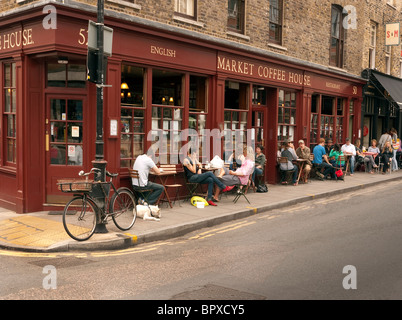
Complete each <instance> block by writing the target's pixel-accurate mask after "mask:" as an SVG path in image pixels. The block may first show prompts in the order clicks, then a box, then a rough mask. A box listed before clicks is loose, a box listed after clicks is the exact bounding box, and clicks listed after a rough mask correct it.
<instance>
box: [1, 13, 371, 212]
mask: <svg viewBox="0 0 402 320" xmlns="http://www.w3.org/2000/svg"><path fill="white" fill-rule="evenodd" d="M56 8H57V29H44V28H43V25H42V19H43V18H44V15H43V14H42V8H35V9H32V10H30V11H26V12H23V13H19V14H18V15H17V14H16V15H15V16H12V17H10V18H9V19H7V20H6V21H3V22H2V23H1V24H0V37H1V38H0V39H1V43H0V65H1V79H0V83H1V85H2V90H1V96H0V98H1V101H2V109H1V116H2V122H1V153H0V161H1V162H0V206H2V207H6V208H10V209H13V210H16V211H17V212H21V213H22V212H32V211H41V210H50V209H51V208H56V207H57V206H61V205H63V204H64V203H65V202H66V200H67V198H66V195H64V194H62V193H61V192H60V191H59V190H58V189H57V185H56V183H57V180H58V179H62V178H72V177H76V176H77V173H78V172H79V171H80V170H89V169H90V168H91V161H92V160H94V158H95V134H96V118H95V117H96V116H95V115H96V87H95V86H94V85H93V84H92V83H89V82H86V81H85V80H86V41H87V25H88V20H87V19H88V14H87V13H85V12H80V11H76V10H74V9H70V8H68V7H66V6H56ZM91 19H92V20H95V19H96V17H95V16H92V18H91ZM105 21H106V24H107V25H108V26H110V27H112V28H113V30H114V37H113V55H112V57H110V58H109V59H108V66H107V80H106V84H108V85H111V87H108V88H105V99H104V123H103V125H104V143H105V147H104V157H105V160H106V161H107V162H108V166H107V168H108V170H109V171H110V172H118V173H119V174H120V175H119V180H118V182H117V183H118V184H121V185H129V184H130V179H129V177H128V170H127V168H128V167H129V166H131V165H132V163H133V161H134V159H135V157H136V156H137V155H139V154H142V153H144V152H146V151H147V150H148V149H149V148H150V147H151V146H152V145H153V142H152V141H153V140H155V136H156V135H158V134H162V135H164V137H166V138H167V141H169V142H170V145H169V146H167V148H165V149H163V150H162V149H160V150H159V156H160V157H161V156H163V159H164V160H165V161H168V162H175V161H178V160H180V158H179V155H178V153H179V150H180V147H181V146H182V145H183V144H184V143H185V142H184V141H180V139H179V138H177V137H178V136H179V134H180V133H181V132H182V131H183V130H185V129H187V128H190V129H194V130H195V131H196V132H197V134H198V135H200V136H202V135H203V134H204V132H205V129H210V130H212V129H219V130H220V131H225V130H229V129H230V130H238V131H243V132H246V131H247V130H249V129H252V130H251V131H252V132H253V133H252V136H253V139H254V141H255V142H256V143H257V144H262V145H264V147H265V151H264V153H265V155H266V157H267V160H268V161H267V166H266V170H265V178H266V180H267V181H268V182H269V183H275V182H276V179H277V177H276V175H277V173H276V171H277V170H276V152H277V148H278V143H279V142H281V141H282V140H284V139H291V140H293V141H295V142H297V141H298V140H299V139H304V140H305V141H306V142H307V144H313V145H314V144H315V143H316V142H317V140H318V138H319V137H325V138H332V139H333V140H334V141H338V142H340V143H343V142H344V140H345V138H346V136H350V137H351V138H352V139H355V138H358V137H359V135H360V132H359V128H360V127H361V125H360V122H361V119H360V114H361V101H362V86H363V85H364V82H363V81H361V80H360V79H358V78H356V77H350V76H346V75H341V74H339V73H335V72H332V73H329V72H328V71H327V70H322V69H319V68H313V67H311V66H308V65H307V64H303V63H302V62H298V63H294V62H292V61H291V60H290V59H288V58H287V59H281V57H280V56H273V55H270V54H264V53H261V52H257V51H255V52H253V53H250V51H249V50H245V49H244V50H242V49H241V48H240V49H239V47H238V46H237V47H236V49H235V47H232V46H231V45H230V43H224V44H223V45H222V43H220V44H219V43H218V42H217V41H216V42H215V41H213V39H212V40H211V39H206V40H205V39H204V40H202V39H195V38H194V37H189V36H185V35H183V34H180V31H177V32H176V30H173V29H169V30H168V31H167V30H162V29H160V28H158V26H157V25H148V24H147V25H145V24H144V25H141V24H139V23H134V22H132V23H129V22H127V21H122V20H118V19H112V18H108V17H106V19H105ZM173 144H174V145H175V146H174V147H173ZM212 156H213V155H212ZM220 156H222V154H220ZM201 160H202V161H207V160H210V159H207V158H202V159H201Z"/></svg>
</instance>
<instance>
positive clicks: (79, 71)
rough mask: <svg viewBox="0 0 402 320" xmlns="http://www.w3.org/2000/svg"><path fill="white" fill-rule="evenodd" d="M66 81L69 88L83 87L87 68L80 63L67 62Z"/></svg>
mask: <svg viewBox="0 0 402 320" xmlns="http://www.w3.org/2000/svg"><path fill="white" fill-rule="evenodd" d="M67 69H68V75H67V77H68V83H67V86H68V87H70V88H85V84H86V77H87V68H86V66H85V65H82V64H68V67H67Z"/></svg>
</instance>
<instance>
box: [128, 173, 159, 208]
mask: <svg viewBox="0 0 402 320" xmlns="http://www.w3.org/2000/svg"><path fill="white" fill-rule="evenodd" d="M128 170H129V172H130V177H131V178H133V179H137V180H138V183H139V184H140V177H139V174H138V170H134V169H130V168H129V169H128ZM133 191H134V198H135V202H136V204H138V201H139V200H140V198H142V199H143V200H144V202H146V203H149V201H148V196H149V195H150V194H151V193H152V192H153V190H152V189H148V188H147V187H146V186H141V185H140V186H134V185H133Z"/></svg>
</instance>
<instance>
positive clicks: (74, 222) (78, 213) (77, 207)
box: [63, 196, 96, 241]
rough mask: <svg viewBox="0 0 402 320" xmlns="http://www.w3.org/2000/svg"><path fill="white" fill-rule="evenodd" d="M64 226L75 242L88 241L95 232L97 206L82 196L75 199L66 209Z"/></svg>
mask: <svg viewBox="0 0 402 320" xmlns="http://www.w3.org/2000/svg"><path fill="white" fill-rule="evenodd" d="M63 225H64V229H65V230H66V232H67V233H68V235H69V236H70V237H71V238H73V239H74V240H77V241H84V240H88V239H89V238H90V237H91V236H92V235H93V233H94V232H95V226H96V206H95V205H94V204H93V203H91V202H90V201H88V200H87V199H84V197H82V196H77V197H74V198H73V199H71V200H70V202H68V203H67V204H66V206H65V207H64V212H63Z"/></svg>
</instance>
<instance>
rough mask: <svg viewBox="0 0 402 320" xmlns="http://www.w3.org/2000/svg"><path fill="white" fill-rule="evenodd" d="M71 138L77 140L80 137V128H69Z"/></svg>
mask: <svg viewBox="0 0 402 320" xmlns="http://www.w3.org/2000/svg"><path fill="white" fill-rule="evenodd" d="M71 136H72V137H73V138H79V137H80V127H77V126H73V127H71Z"/></svg>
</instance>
